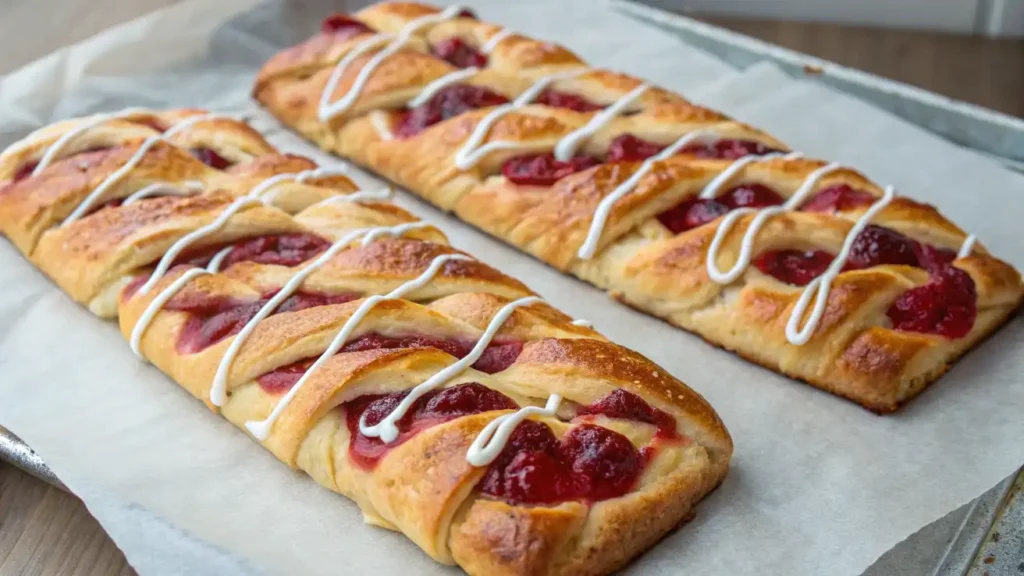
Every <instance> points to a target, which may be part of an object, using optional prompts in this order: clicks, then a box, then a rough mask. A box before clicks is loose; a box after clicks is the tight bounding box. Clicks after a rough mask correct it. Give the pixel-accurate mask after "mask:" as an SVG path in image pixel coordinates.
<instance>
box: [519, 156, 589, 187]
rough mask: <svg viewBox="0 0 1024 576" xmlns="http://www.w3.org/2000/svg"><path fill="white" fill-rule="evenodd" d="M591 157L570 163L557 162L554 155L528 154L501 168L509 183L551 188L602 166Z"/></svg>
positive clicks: (573, 160)
mask: <svg viewBox="0 0 1024 576" xmlns="http://www.w3.org/2000/svg"><path fill="white" fill-rule="evenodd" d="M600 163H601V161H600V160H598V159H597V158H594V157H591V156H583V155H580V156H576V157H574V158H572V159H570V160H569V161H568V162H562V161H560V160H555V156H554V155H553V154H528V155H525V156H516V157H515V158H510V159H509V160H508V161H506V162H505V164H503V165H502V166H501V173H502V175H504V176H505V178H508V180H509V182H512V183H513V184H519V185H521V186H551V185H552V184H554V183H555V182H557V181H559V180H561V179H562V178H565V177H566V176H568V175H569V174H573V173H576V172H581V171H583V170H586V169H587V168H592V167H594V166H597V165H598V164H600Z"/></svg>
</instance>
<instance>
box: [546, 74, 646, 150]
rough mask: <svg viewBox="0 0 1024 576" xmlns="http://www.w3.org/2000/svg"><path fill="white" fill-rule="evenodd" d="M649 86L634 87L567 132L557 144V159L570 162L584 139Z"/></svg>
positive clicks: (609, 120) (610, 119)
mask: <svg viewBox="0 0 1024 576" xmlns="http://www.w3.org/2000/svg"><path fill="white" fill-rule="evenodd" d="M648 88H650V86H648V85H647V84H641V85H639V86H637V87H636V88H633V89H632V90H630V91H629V92H627V93H626V94H625V95H623V96H622V98H619V99H618V100H616V101H615V103H614V104H612V105H611V106H609V107H607V108H605V109H604V110H601V111H600V112H598V113H597V114H595V115H594V117H593V118H591V119H590V121H589V122H587V123H586V124H584V125H583V126H581V127H579V128H577V129H576V130H573V131H572V132H570V133H569V134H567V135H566V136H565V138H562V139H561V140H559V141H558V144H556V145H555V150H554V152H555V160H560V161H562V162H568V161H569V160H570V159H572V157H573V156H575V155H576V150H577V149H578V148H579V147H580V145H581V144H582V143H583V142H584V141H586V140H587V139H588V138H590V137H591V136H593V135H594V133H595V132H597V131H598V130H600V129H601V128H602V127H603V126H604V125H605V124H607V123H609V122H611V121H612V119H613V118H615V117H616V116H618V115H619V114H621V113H622V111H623V110H625V109H626V108H627V107H628V106H629V105H630V104H632V103H633V101H634V100H636V99H637V98H639V97H640V96H642V95H643V93H644V92H646V91H647V89H648Z"/></svg>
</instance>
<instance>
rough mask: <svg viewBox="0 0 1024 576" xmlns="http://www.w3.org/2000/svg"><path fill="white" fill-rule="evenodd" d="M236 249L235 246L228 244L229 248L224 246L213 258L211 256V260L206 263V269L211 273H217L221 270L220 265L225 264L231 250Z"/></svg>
mask: <svg viewBox="0 0 1024 576" xmlns="http://www.w3.org/2000/svg"><path fill="white" fill-rule="evenodd" d="M234 249H235V247H234V246H228V247H227V248H222V249H221V250H220V251H218V252H217V253H216V254H214V255H213V258H210V262H209V263H208V264H207V265H206V271H207V272H209V273H211V274H216V273H217V272H220V267H221V265H222V264H224V260H225V259H226V258H227V257H228V254H231V251H232V250H234Z"/></svg>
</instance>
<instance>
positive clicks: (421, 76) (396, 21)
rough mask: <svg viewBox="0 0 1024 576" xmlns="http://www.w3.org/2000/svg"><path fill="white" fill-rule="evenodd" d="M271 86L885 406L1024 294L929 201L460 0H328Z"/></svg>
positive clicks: (649, 293)
mask: <svg viewBox="0 0 1024 576" xmlns="http://www.w3.org/2000/svg"><path fill="white" fill-rule="evenodd" d="M253 93H254V95H255V97H256V99H257V100H259V101H260V102H261V103H262V104H263V105H264V106H265V107H266V108H267V109H268V110H269V111H270V112H271V113H273V114H274V115H275V116H277V117H278V118H279V119H281V120H282V121H283V122H284V123H286V124H288V125H289V126H291V127H292V128H294V129H295V130H296V131H298V132H299V133H301V134H303V135H305V136H306V137H307V138H309V139H310V140H313V141H314V142H316V143H317V144H319V145H320V146H321V147H322V148H324V149H326V150H329V151H332V152H334V153H336V154H338V155H340V156H343V157H346V158H350V159H352V160H355V161H356V162H358V163H360V164H362V165H364V166H366V167H369V168H371V169H372V170H374V171H376V172H378V173H380V174H382V175H383V176H385V177H387V178H389V179H391V180H393V181H394V182H397V183H399V184H401V185H402V186H404V187H406V188H408V189H409V190H412V191H413V192H415V193H417V194H419V195H420V196H422V197H423V198H425V199H427V200H429V201H430V202H432V203H434V204H435V205H437V206H439V207H440V208H443V209H445V210H448V211H452V212H454V213H455V214H456V215H458V216H459V217H460V218H462V219H463V220H465V221H466V222H469V223H471V224H473V225H475V226H477V227H479V228H481V229H483V230H485V231H487V232H489V233H491V234H493V235H495V236H497V237H499V238H502V239H504V240H506V241H507V242H509V243H511V244H513V245H515V246H518V247H519V248H521V249H522V250H524V251H526V252H528V253H530V254H532V255H534V256H536V257H537V258H539V259H541V260H543V261H544V262H547V263H548V264H550V265H552V266H555V267H556V268H558V269H560V270H563V271H565V272H568V273H571V274H573V275H575V276H578V277H579V278H582V279H584V280H587V281H589V282H591V283H592V284H594V285H595V286H598V287H601V288H604V289H606V290H608V291H609V292H610V293H611V294H612V295H613V296H614V297H616V298H618V299H620V300H622V301H623V302H625V303H627V304H629V305H632V306H635V307H636V308H639V309H641V310H644V311H646V312H649V313H651V314H653V315H655V316H658V317H660V318H663V319H665V320H667V321H669V322H671V323H672V324H675V325H677V326H680V327H682V328H684V329H687V330H690V331H693V332H696V333H697V334H699V335H701V336H702V337H704V338H705V339H707V340H708V341H710V342H712V343H714V344H717V345H720V346H723V347H725V348H727V349H730V350H733V351H735V352H736V353H738V354H739V355H741V356H743V357H744V358H747V359H750V360H752V361H754V362H757V363H759V364H762V365H764V366H767V367H769V368H772V369H774V370H776V371H778V372H781V373H783V374H787V375H789V376H792V377H794V378H798V379H801V380H804V381H806V382H808V383H810V384H812V385H814V386H817V387H819V388H823V389H825V390H828V391H830V392H833V393H835V394H839V395H841V396H844V397H847V398H849V399H852V400H854V401H856V402H859V403H860V404H862V405H864V406H865V407H867V408H869V409H872V410H875V411H878V412H887V411H892V410H895V409H896V408H897V407H898V406H899V405H900V403H902V402H904V401H906V400H908V399H910V398H912V397H913V396H915V395H916V394H918V393H919V392H920V391H921V390H923V389H924V387H925V386H926V385H927V384H929V383H930V382H931V381H933V380H935V379H936V378H938V377H939V376H940V375H941V374H942V373H943V372H944V371H945V370H946V369H947V367H948V366H949V364H950V363H951V362H953V361H954V360H955V359H956V358H957V357H959V356H960V355H961V354H963V353H964V352H966V351H967V350H968V349H970V348H971V347H972V346H974V345H975V344H976V343H977V342H978V341H980V340H981V339H982V338H984V337H985V336H986V335H988V334H989V333H991V332H992V331H993V330H995V329H996V328H997V327H998V326H999V325H1000V324H1002V323H1003V322H1005V321H1006V320H1007V319H1008V318H1009V317H1011V315H1012V313H1013V311H1014V310H1015V309H1016V308H1017V307H1018V305H1019V304H1020V302H1021V298H1022V294H1024V286H1022V282H1021V277H1020V274H1019V273H1018V272H1017V271H1016V270H1014V269H1013V268H1012V267H1011V266H1009V265H1008V264H1006V263H1004V262H1002V261H1000V260H997V259H996V258H994V257H992V256H990V255H989V254H988V252H987V251H986V250H985V249H984V248H983V247H982V246H980V245H978V244H976V241H975V238H974V236H969V235H967V234H965V233H964V232H963V231H961V230H960V229H959V228H957V227H956V226H955V225H953V224H952V223H951V222H949V221H948V220H946V219H945V218H944V217H942V216H941V215H940V214H939V213H938V212H937V211H936V210H935V209H934V208H933V207H931V206H928V205H926V204H922V203H919V202H916V201H913V200H910V199H908V198H905V197H895V196H894V191H893V190H891V189H882V188H880V187H878V186H876V185H875V184H874V183H872V182H870V181H869V180H867V179H866V178H864V177H863V176H862V175H861V174H859V173H857V172H855V171H854V170H852V169H849V168H845V167H843V166H840V165H839V164H836V163H826V162H821V161H817V160H809V159H805V158H803V157H801V156H800V155H799V154H798V153H793V152H791V151H790V150H789V149H788V148H787V147H786V146H785V145H784V144H783V143H781V142H779V141H778V140H776V139H775V138H773V137H771V136H770V135H768V134H765V133H763V132H761V131H759V130H757V129H755V128H752V127H750V126H746V125H743V124H741V123H739V122H736V121H733V120H731V119H729V118H727V117H725V116H723V115H721V114H719V113H717V112H713V111H710V110H707V109H704V108H700V107H698V106H695V105H693V104H691V103H689V102H687V101H686V100H684V99H683V98H681V97H679V96H677V95H675V94H672V93H669V92H667V91H665V90H661V89H659V88H655V87H652V86H649V85H647V84H645V83H643V82H642V81H641V80H639V79H636V78H632V77H629V76H626V75H623V74H617V73H613V72H609V71H606V70H599V69H593V68H590V67H588V66H587V65H586V64H585V63H583V62H582V61H581V60H580V59H579V58H577V57H576V56H575V55H573V54H572V53H571V52H569V51H567V50H566V49H564V48H561V47H559V46H555V45H553V44H550V43H547V42H540V41H537V40H533V39H530V38H527V37H524V36H522V35H520V34H517V33H514V32H511V31H509V30H507V29H503V28H501V27H500V26H496V25H494V24H488V23H485V22H481V21H479V20H477V19H476V17H475V16H474V15H473V14H472V13H471V12H468V11H466V10H462V9H460V8H458V7H450V8H448V9H445V10H439V9H436V8H432V7H429V6H425V5H421V4H415V3H405V2H387V3H380V4H376V5H373V6H371V7H369V8H367V9H365V10H363V11H361V12H359V13H358V14H356V15H355V16H354V17H348V16H343V15H335V16H332V17H330V18H328V19H327V20H325V21H324V23H323V30H322V31H321V33H320V34H319V35H317V36H315V37H314V38H312V39H310V40H309V41H307V42H305V43H303V44H301V45H299V46H295V47H293V48H289V49H286V50H284V51H283V52H281V53H279V54H277V55H276V56H274V57H273V58H272V59H271V60H270V61H268V62H267V63H266V65H265V66H264V68H263V69H262V71H261V72H260V73H259V75H258V77H257V80H256V83H255V87H254V90H253Z"/></svg>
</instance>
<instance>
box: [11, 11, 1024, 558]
mask: <svg viewBox="0 0 1024 576" xmlns="http://www.w3.org/2000/svg"><path fill="white" fill-rule="evenodd" d="M176 2H177V0H133V1H127V0H48V1H47V2H46V3H45V6H46V7H45V9H42V6H43V3H42V2H39V1H38V0H0V13H2V14H3V18H2V19H0V38H3V39H5V40H4V41H3V42H2V45H0V46H2V48H0V73H4V72H9V71H11V70H13V69H15V68H17V67H18V66H21V65H22V64H25V63H26V62H29V61H31V60H33V59H35V58H38V57H40V56H43V55H45V54H47V53H48V52H50V51H52V50H54V49H56V48H58V47H59V46H61V45H65V44H68V43H71V42H75V41H78V40H81V39H84V38H87V37H89V36H91V35H92V34H95V33H96V32H99V31H101V30H103V29H104V28H107V27H109V26H112V25H114V24H117V23H119V22H123V21H125V20H128V19H131V18H134V17H136V16H139V15H142V14H145V13H147V12H149V11H151V10H154V9H156V8H159V7H162V6H167V5H170V4H174V3H176ZM706 20H707V21H709V22H711V23H713V24H717V25H719V26H723V27H725V28H730V29H733V30H736V31H738V32H742V33H744V34H749V35H751V36H756V37H759V38H762V39H764V40H767V41H769V42H773V43H776V44H779V45H782V46H786V47H788V48H793V49H795V50H799V51H802V52H806V53H809V54H814V55H815V56H820V57H822V58H825V59H828V60H832V61H835V62H838V63H841V64H845V65H848V66H853V67H857V68H861V69H864V70H867V71H870V72H874V73H876V74H879V75H882V76H887V77H889V78H894V79H897V80H902V81H904V82H908V83H911V84H915V85H918V86H921V87H922V88H926V89H928V90H932V91H935V92H939V93H941V94H946V95H949V96H952V97H955V98H959V99H962V100H966V101H968V102H973V103H976V104H980V105H982V106H987V107H990V108H993V109H996V110H1000V111H1003V112H1006V113H1009V114H1012V115H1015V116H1019V117H1024V41H1021V40H991V39H985V38H974V37H966V36H954V35H949V34H940V33H931V32H907V31H893V30H878V29H869V28H856V27H848V26H837V25H826V24H802V23H795V22H766V21H755V20H741V19H732V18H730V19H725V18H706ZM132 573H133V571H132V569H131V567H130V566H128V564H127V562H125V559H124V556H123V555H122V554H121V552H120V551H119V550H118V549H117V547H116V546H115V545H114V543H113V542H112V541H111V540H110V539H109V538H108V537H107V535H106V533H104V532H103V529H102V528H101V527H100V526H99V524H98V523H97V522H96V521H95V520H94V519H93V518H92V516H90V515H89V513H88V511H87V510H86V509H85V506H84V505H83V504H82V503H81V502H80V501H78V500H77V499H76V498H75V497H73V496H71V495H68V494H66V493H64V492H61V491H60V490H58V489H56V488H53V487H51V486H49V485H47V484H45V483H43V482H41V481H39V480H36V479H35V478H32V477H30V476H28V475H27V474H24V473H23V472H21V471H19V470H17V469H15V468H13V467H11V466H9V465H7V464H2V463H0V576H7V575H15V574H17V575H24V576H30V575H47V576H50V575H55V574H66V575H75V576H77V575H86V574H89V575H105V574H132Z"/></svg>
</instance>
